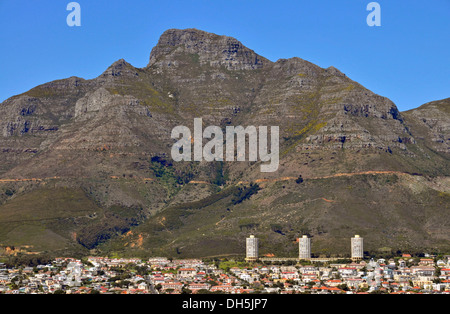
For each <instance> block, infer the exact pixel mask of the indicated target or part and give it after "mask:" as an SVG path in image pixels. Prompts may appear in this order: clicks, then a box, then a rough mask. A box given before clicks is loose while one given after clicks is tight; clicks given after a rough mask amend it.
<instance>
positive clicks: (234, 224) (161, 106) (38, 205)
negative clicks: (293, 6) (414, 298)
mask: <svg viewBox="0 0 450 314" xmlns="http://www.w3.org/2000/svg"><path fill="white" fill-rule="evenodd" d="M448 108H449V100H448V99H447V100H442V101H437V102H432V103H429V104H425V105H423V106H421V107H419V108H417V109H414V110H410V111H407V112H399V110H398V109H397V107H396V106H395V104H394V103H393V102H392V101H390V100H389V99H387V98H385V97H382V96H379V95H376V94H374V93H373V92H371V91H370V90H368V89H366V88H365V87H363V86H361V85H360V84H358V83H357V82H355V81H352V80H351V79H350V78H348V77H347V76H346V75H345V74H343V73H342V72H340V71H339V70H338V69H336V68H334V67H329V68H326V69H324V68H321V67H319V66H317V65H314V64H312V63H310V62H308V61H305V60H302V59H300V58H291V59H280V60H278V61H276V62H272V61H270V60H268V59H266V58H264V57H262V56H260V55H258V54H257V53H255V52H254V51H253V50H251V49H249V48H247V47H245V46H244V45H243V44H242V43H241V42H239V41H238V40H236V39H234V38H231V37H227V36H219V35H216V34H211V33H207V32H204V31H200V30H196V29H186V30H178V29H171V30H168V31H166V32H164V33H163V34H162V35H161V37H160V39H159V41H158V43H157V45H156V46H155V47H154V48H153V49H152V51H151V53H150V59H149V64H148V65H147V66H146V67H144V68H136V67H133V66H132V65H131V64H129V63H128V62H126V61H125V60H123V59H121V60H118V61H116V62H115V63H113V64H112V65H111V66H110V67H109V68H108V69H106V71H105V72H103V73H102V74H101V75H100V76H98V77H97V78H95V79H92V80H84V79H82V78H77V77H71V78H68V79H64V80H58V81H53V82H50V83H46V84H43V85H40V86H37V87H35V88H33V89H31V90H30V91H28V92H25V93H23V94H21V95H17V96H13V97H11V98H9V99H7V100H6V101H4V102H3V103H2V104H1V105H0V116H1V117H2V118H1V120H0V130H1V137H0V147H1V150H0V161H1V163H0V165H1V166H0V192H1V195H0V201H1V203H0V204H1V205H0V225H1V226H2V228H0V246H3V247H5V248H6V247H9V249H8V252H9V254H11V251H12V252H40V253H48V254H60V255H62V254H72V253H73V252H77V253H79V254H89V253H90V254H93V253H98V254H120V255H142V256H148V255H155V254H164V255H169V256H180V257H186V256H199V257H201V256H217V255H233V254H243V252H244V241H245V237H246V236H247V235H248V234H249V233H254V234H255V235H257V236H258V237H259V238H260V239H261V248H260V250H261V252H262V253H263V254H269V253H271V254H276V255H279V256H288V255H290V256H295V255H296V254H297V247H296V238H297V237H299V236H300V235H302V234H309V235H310V236H311V237H312V238H313V239H312V242H313V252H315V253H316V254H318V255H332V254H342V255H346V254H348V253H349V238H350V237H351V236H353V235H354V234H360V235H362V236H363V237H364V238H365V248H366V249H367V250H369V251H371V252H391V251H396V250H410V251H418V250H423V249H427V250H436V251H442V250H448V249H449V248H450V233H449V226H450V211H449V204H450V202H449V201H450V194H449V193H450V181H449V175H450V163H449V156H450V146H449V139H450V137H449V119H450V117H449V111H448ZM194 118H202V121H203V126H204V127H206V126H209V125H216V126H220V127H221V128H222V129H225V128H226V126H238V125H242V126H250V125H253V126H279V131H280V161H279V168H278V170H277V171H275V172H261V171H260V165H261V163H262V162H261V161H251V162H244V161H239V162H231V161H225V162H206V161H201V162H198V161H192V162H188V161H182V162H175V161H173V160H172V158H171V148H172V145H173V144H174V143H175V140H174V139H172V138H171V130H172V129H173V128H174V127H175V126H179V125H183V126H187V127H189V128H190V129H191V130H193V125H194ZM300 177H301V179H299V178H300ZM11 247H14V248H15V251H14V250H11Z"/></svg>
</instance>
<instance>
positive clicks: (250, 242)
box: [245, 235, 259, 262]
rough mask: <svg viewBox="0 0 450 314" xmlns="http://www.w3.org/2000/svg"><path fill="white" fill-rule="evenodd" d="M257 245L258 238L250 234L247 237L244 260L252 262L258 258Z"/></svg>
mask: <svg viewBox="0 0 450 314" xmlns="http://www.w3.org/2000/svg"><path fill="white" fill-rule="evenodd" d="M258 245H259V241H258V238H255V236H254V235H251V236H250V237H249V238H247V249H246V252H247V254H246V259H245V260H246V261H248V262H254V261H256V260H258Z"/></svg>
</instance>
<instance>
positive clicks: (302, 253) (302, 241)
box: [298, 235, 311, 259]
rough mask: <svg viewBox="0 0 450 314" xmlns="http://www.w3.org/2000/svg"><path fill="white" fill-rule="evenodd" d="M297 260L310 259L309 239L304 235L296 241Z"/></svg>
mask: <svg viewBox="0 0 450 314" xmlns="http://www.w3.org/2000/svg"><path fill="white" fill-rule="evenodd" d="M298 252H299V254H298V258H299V259H310V258H311V238H308V236H306V235H304V236H303V237H301V238H299V239H298Z"/></svg>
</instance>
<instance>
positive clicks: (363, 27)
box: [0, 0, 450, 111]
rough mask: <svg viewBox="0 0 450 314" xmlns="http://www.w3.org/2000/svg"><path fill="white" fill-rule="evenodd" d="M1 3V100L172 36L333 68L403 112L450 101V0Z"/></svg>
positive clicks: (142, 53)
mask: <svg viewBox="0 0 450 314" xmlns="http://www.w3.org/2000/svg"><path fill="white" fill-rule="evenodd" d="M69 2H70V1H69V0H39V1H36V0H27V1H26V0H0V30H1V31H0V45H1V46H0V101H3V100H5V99H7V98H9V97H10V96H13V95H16V94H20V93H23V92H25V91H27V90H29V89H31V88H32V87H34V86H36V85H39V84H43V83H45V82H49V81H53V80H55V79H61V78H66V77H70V76H79V77H83V78H85V79H90V78H94V77H96V76H98V75H100V74H101V73H102V72H103V71H104V70H105V69H106V68H107V67H108V66H109V65H110V64H111V63H113V62H114V61H116V60H118V59H120V58H124V59H125V60H127V61H128V62H129V63H131V64H132V65H134V66H136V67H144V66H146V65H147V63H148V58H149V54H150V51H151V49H152V47H153V46H154V45H156V43H157V41H158V38H159V36H160V35H161V33H162V32H164V31H165V30H166V29H169V28H198V29H201V30H205V31H209V32H213V33H216V34H220V35H228V36H232V37H235V38H237V39H238V40H240V41H241V42H242V43H243V44H244V45H246V46H247V47H249V48H251V49H253V50H255V51H256V52H257V53H259V54H260V55H262V56H264V57H266V58H268V59H270V60H272V61H276V60H277V59H280V58H290V57H300V58H303V59H305V60H308V61H311V62H313V63H315V64H317V65H319V66H321V67H328V66H331V65H333V66H335V67H336V68H338V69H340V70H341V71H342V72H344V73H346V74H347V76H349V77H350V78H351V79H353V80H355V81H358V82H359V83H361V84H363V85H364V86H366V87H367V88H369V89H370V90H372V91H374V92H375V93H377V94H380V95H383V96H386V97H388V98H390V99H391V100H393V101H394V102H395V103H396V105H397V106H398V107H399V109H400V110H402V111H403V110H408V109H412V108H415V107H418V106H420V105H421V104H424V103H426V102H429V101H432V100H437V99H443V98H448V97H450V0H432V1H423V0H420V1H419V0H379V1H377V2H378V3H379V4H380V5H381V23H382V24H381V27H369V26H368V25H367V23H366V17H367V15H368V14H369V12H368V11H366V6H367V4H368V3H369V2H371V0H307V1H306V0H291V1H286V0H278V1H266V0H227V1H222V0H164V1H162V0H128V1H115V0H79V1H77V2H78V3H79V4H80V5H81V26H80V27H69V26H67V24H66V17H67V15H68V14H69V11H66V6H67V4H68V3H69Z"/></svg>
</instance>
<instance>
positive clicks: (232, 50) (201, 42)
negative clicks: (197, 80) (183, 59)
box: [149, 28, 271, 70]
mask: <svg viewBox="0 0 450 314" xmlns="http://www.w3.org/2000/svg"><path fill="white" fill-rule="evenodd" d="M185 54H189V55H191V56H194V60H196V61H198V62H200V64H201V65H205V64H206V65H210V66H219V67H220V66H224V67H225V68H227V69H228V70H252V69H261V68H263V67H264V66H265V65H266V64H269V63H271V62H270V61H269V60H267V59H266V58H264V57H261V56H260V55H258V54H257V53H255V52H254V51H253V50H251V49H249V48H247V47H245V46H244V45H243V44H242V43H241V42H239V41H238V40H237V39H235V38H232V37H228V36H220V35H216V34H212V33H208V32H205V31H201V30H197V29H192V28H191V29H184V30H180V29H170V30H167V31H165V32H164V33H163V34H162V35H161V37H160V39H159V41H158V44H157V45H156V46H155V47H154V48H153V49H152V52H151V54H150V62H149V66H154V65H158V66H163V65H167V64H168V63H170V64H173V63H176V61H177V58H179V57H180V55H185Z"/></svg>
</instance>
